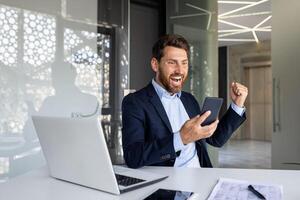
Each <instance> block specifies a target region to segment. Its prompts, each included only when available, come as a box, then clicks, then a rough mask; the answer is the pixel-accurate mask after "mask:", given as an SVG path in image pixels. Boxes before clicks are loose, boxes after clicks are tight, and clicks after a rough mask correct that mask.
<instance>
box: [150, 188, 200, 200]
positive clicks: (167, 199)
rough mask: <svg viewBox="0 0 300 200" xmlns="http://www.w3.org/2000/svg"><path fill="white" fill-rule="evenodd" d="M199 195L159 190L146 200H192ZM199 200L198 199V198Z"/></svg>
mask: <svg viewBox="0 0 300 200" xmlns="http://www.w3.org/2000/svg"><path fill="white" fill-rule="evenodd" d="M197 196H199V194H197V193H193V192H186V191H180V190H169V189H158V190H156V191H155V192H153V193H152V194H150V195H149V196H147V197H146V198H145V199H144V200H177V199H180V200H192V199H195V198H196V197H197ZM196 199H197V198H196Z"/></svg>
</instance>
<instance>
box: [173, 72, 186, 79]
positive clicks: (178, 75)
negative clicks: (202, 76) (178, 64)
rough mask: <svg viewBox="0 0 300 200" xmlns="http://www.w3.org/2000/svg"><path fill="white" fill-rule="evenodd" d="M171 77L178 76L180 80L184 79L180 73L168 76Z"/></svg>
mask: <svg viewBox="0 0 300 200" xmlns="http://www.w3.org/2000/svg"><path fill="white" fill-rule="evenodd" d="M173 76H180V77H181V78H182V79H183V77H184V75H183V74H180V73H173V74H171V75H170V77H173Z"/></svg>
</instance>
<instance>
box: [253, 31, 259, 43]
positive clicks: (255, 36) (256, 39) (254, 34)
mask: <svg viewBox="0 0 300 200" xmlns="http://www.w3.org/2000/svg"><path fill="white" fill-rule="evenodd" d="M252 35H253V37H254V39H255V41H256V43H259V40H258V38H257V35H256V33H255V31H252Z"/></svg>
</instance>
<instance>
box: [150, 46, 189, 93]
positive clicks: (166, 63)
mask: <svg viewBox="0 0 300 200" xmlns="http://www.w3.org/2000/svg"><path fill="white" fill-rule="evenodd" d="M151 66H152V69H153V71H155V72H156V81H157V82H158V83H159V84H160V85H162V86H163V87H164V88H165V89H166V90H167V91H168V92H170V93H171V94H174V93H177V92H179V91H180V90H181V89H182V87H183V83H184V81H185V80H186V77H187V74H188V57H187V53H186V51H185V50H184V49H180V48H176V47H172V46H167V47H165V48H164V50H163V57H162V58H161V59H160V62H158V60H157V59H156V58H152V60H151Z"/></svg>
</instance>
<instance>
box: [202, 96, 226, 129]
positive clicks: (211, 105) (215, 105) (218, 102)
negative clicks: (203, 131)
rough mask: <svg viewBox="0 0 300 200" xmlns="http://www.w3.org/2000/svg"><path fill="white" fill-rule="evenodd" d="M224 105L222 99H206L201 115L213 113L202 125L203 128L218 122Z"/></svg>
mask: <svg viewBox="0 0 300 200" xmlns="http://www.w3.org/2000/svg"><path fill="white" fill-rule="evenodd" d="M222 104H223V99H222V98H217V97H206V98H205V100H204V103H203V107H202V110H201V115H202V114H203V113H205V112H206V111H209V110H210V111H211V114H210V115H209V116H208V117H207V118H206V119H205V121H204V122H203V123H202V124H201V126H206V125H209V124H211V123H212V122H214V121H216V120H217V118H218V116H219V112H220V109H221V107H222Z"/></svg>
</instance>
